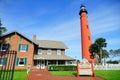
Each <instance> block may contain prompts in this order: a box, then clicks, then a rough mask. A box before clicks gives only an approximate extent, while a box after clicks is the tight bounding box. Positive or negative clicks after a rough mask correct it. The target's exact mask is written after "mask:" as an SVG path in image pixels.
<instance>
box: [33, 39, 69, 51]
mask: <svg viewBox="0 0 120 80" xmlns="http://www.w3.org/2000/svg"><path fill="white" fill-rule="evenodd" d="M34 42H35V43H37V44H39V47H40V48H55V49H68V47H67V46H66V45H65V44H64V43H63V42H61V41H52V40H36V41H34Z"/></svg>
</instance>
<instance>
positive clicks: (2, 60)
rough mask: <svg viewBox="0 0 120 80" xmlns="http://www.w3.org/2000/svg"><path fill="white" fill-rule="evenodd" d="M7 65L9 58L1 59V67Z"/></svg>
mask: <svg viewBox="0 0 120 80" xmlns="http://www.w3.org/2000/svg"><path fill="white" fill-rule="evenodd" d="M6 64H7V58H0V66H5V65H6Z"/></svg>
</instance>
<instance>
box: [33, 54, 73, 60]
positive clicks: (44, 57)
mask: <svg viewBox="0 0 120 80" xmlns="http://www.w3.org/2000/svg"><path fill="white" fill-rule="evenodd" d="M41 59H42V60H75V59H73V58H71V57H69V56H66V55H42V54H38V55H34V60H41Z"/></svg>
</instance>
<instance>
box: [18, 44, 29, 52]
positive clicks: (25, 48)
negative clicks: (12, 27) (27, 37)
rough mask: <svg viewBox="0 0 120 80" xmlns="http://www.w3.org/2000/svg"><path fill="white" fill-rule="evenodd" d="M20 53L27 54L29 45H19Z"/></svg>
mask: <svg viewBox="0 0 120 80" xmlns="http://www.w3.org/2000/svg"><path fill="white" fill-rule="evenodd" d="M19 51H20V52H27V51H28V44H19Z"/></svg>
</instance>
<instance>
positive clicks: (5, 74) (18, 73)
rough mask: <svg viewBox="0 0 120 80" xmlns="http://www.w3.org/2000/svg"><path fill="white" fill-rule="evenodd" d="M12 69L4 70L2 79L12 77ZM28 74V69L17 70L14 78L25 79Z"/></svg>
mask: <svg viewBox="0 0 120 80" xmlns="http://www.w3.org/2000/svg"><path fill="white" fill-rule="evenodd" d="M10 73H11V72H10V71H7V72H5V71H2V76H1V78H2V79H4V80H5V79H7V80H8V78H10V77H11V76H10ZM27 76H28V74H27V72H26V70H17V71H14V76H13V80H25V78H26V77H27Z"/></svg>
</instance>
